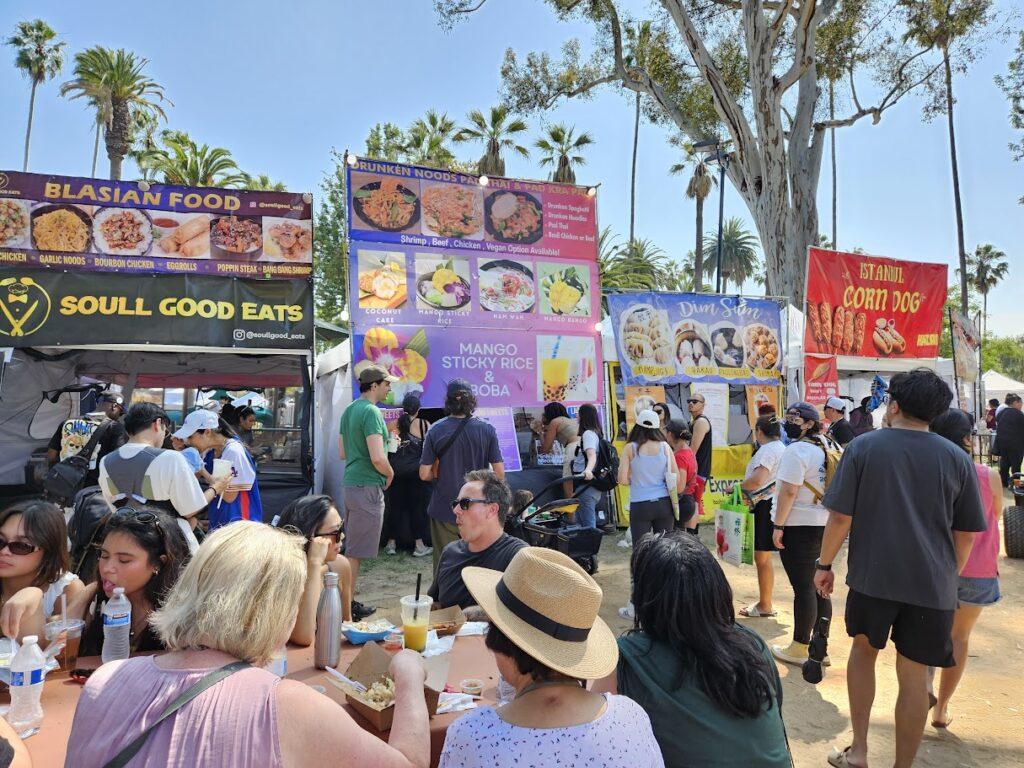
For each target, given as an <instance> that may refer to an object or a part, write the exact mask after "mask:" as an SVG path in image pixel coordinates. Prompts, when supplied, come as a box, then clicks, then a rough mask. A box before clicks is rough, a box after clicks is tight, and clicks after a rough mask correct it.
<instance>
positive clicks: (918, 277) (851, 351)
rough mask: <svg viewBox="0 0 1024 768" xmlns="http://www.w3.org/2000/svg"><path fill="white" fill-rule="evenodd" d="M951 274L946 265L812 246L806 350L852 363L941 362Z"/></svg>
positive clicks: (808, 285) (805, 327)
mask: <svg viewBox="0 0 1024 768" xmlns="http://www.w3.org/2000/svg"><path fill="white" fill-rule="evenodd" d="M947 271H948V268H947V266H946V265H945V264H922V263H920V262H913V261H898V260H896V259H889V258H885V257H881V256H863V255H858V254H853V253H841V252H839V251H826V250H822V249H820V248H811V249H810V253H809V256H808V259H807V307H806V309H807V318H806V323H805V324H804V350H805V351H806V352H818V353H821V354H832V355H850V356H852V357H891V358H922V357H936V356H938V353H939V335H940V334H941V332H942V322H943V317H942V306H943V304H944V303H945V301H946V289H947V283H946V280H947ZM809 379H810V376H808V380H809Z"/></svg>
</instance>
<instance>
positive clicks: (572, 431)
mask: <svg viewBox="0 0 1024 768" xmlns="http://www.w3.org/2000/svg"><path fill="white" fill-rule="evenodd" d="M537 429H538V430H539V433H540V451H539V452H540V453H551V448H552V446H553V445H554V444H555V443H558V444H559V445H561V446H562V449H563V450H565V449H566V448H568V447H569V446H570V445H571V444H572V443H574V442H575V441H576V437H577V435H578V434H579V431H578V428H577V425H576V422H575V421H574V420H573V419H572V418H571V417H570V416H569V410H568V409H567V408H566V407H565V406H564V405H562V404H561V403H557V402H554V403H548V404H547V405H545V406H544V411H543V413H542V414H541V418H540V424H539V426H537Z"/></svg>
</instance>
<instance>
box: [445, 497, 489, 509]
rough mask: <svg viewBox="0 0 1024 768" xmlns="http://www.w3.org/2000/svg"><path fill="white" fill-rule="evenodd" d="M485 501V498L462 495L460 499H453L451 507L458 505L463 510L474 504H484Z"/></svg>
mask: <svg viewBox="0 0 1024 768" xmlns="http://www.w3.org/2000/svg"><path fill="white" fill-rule="evenodd" d="M486 503H487V499H471V498H469V497H468V496H464V497H462V498H461V499H455V501H453V502H452V508H453V509H454V508H455V507H458V508H459V509H461V510H462V511H463V512H465V511H466V510H467V509H469V508H470V507H471V506H473V505H474V504H486Z"/></svg>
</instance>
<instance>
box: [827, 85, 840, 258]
mask: <svg viewBox="0 0 1024 768" xmlns="http://www.w3.org/2000/svg"><path fill="white" fill-rule="evenodd" d="M828 119H829V120H835V119H836V84H835V83H834V82H832V81H831V80H829V81H828ZM829 133H830V134H831V136H830V138H831V141H832V248H834V249H835V250H837V251H838V250H839V235H838V234H837V230H838V229H839V226H838V224H837V223H836V222H837V218H838V216H837V211H838V204H837V202H836V201H837V198H838V182H837V179H836V129H835V128H830V129H829Z"/></svg>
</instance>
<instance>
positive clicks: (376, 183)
mask: <svg viewBox="0 0 1024 768" xmlns="http://www.w3.org/2000/svg"><path fill="white" fill-rule="evenodd" d="M350 159H351V158H350ZM347 174H348V175H347V180H348V191H349V198H348V203H349V206H348V226H349V237H350V239H351V240H369V241H372V242H376V243H394V244H400V245H410V246H427V247H431V248H444V249H449V250H452V251H461V252H474V251H475V252H483V253H492V254H506V255H509V256H514V257H542V258H546V257H554V258H563V259H584V260H587V261H596V259H597V198H596V196H593V195H590V194H588V189H587V187H578V186H574V185H570V184H553V183H548V182H540V181H522V180H517V179H503V178H497V177H489V178H487V180H486V181H487V183H486V185H485V184H483V183H481V182H482V181H483V180H484V179H483V177H478V176H471V175H467V174H463V173H456V172H454V171H444V170H439V169H437V168H423V167H420V166H415V165H403V164H401V163H392V162H387V161H382V160H372V159H364V158H358V159H356V160H355V165H354V166H353V165H348V166H347Z"/></svg>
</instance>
